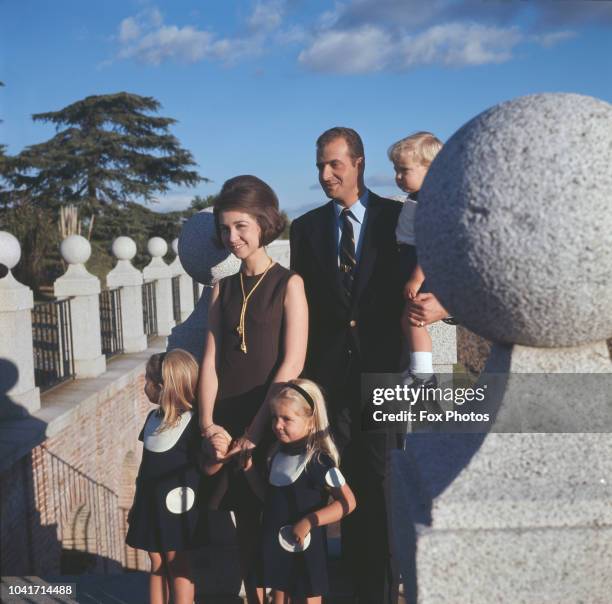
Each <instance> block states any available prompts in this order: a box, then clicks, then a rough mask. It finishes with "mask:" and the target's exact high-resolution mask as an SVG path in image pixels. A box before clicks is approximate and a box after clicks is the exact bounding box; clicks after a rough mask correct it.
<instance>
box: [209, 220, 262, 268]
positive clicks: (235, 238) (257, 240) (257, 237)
mask: <svg viewBox="0 0 612 604" xmlns="http://www.w3.org/2000/svg"><path fill="white" fill-rule="evenodd" d="M219 227H220V229H219V230H220V231H221V241H222V242H223V245H224V246H225V247H226V248H227V249H228V250H229V251H230V252H231V253H232V254H234V256H236V258H239V259H240V260H244V259H245V258H248V257H249V256H250V255H251V254H252V253H253V252H255V251H256V250H258V249H259V248H260V247H261V229H260V228H259V224H258V223H257V220H256V218H255V217H254V216H251V214H247V213H246V212H240V211H238V210H227V211H225V212H221V213H220V215H219Z"/></svg>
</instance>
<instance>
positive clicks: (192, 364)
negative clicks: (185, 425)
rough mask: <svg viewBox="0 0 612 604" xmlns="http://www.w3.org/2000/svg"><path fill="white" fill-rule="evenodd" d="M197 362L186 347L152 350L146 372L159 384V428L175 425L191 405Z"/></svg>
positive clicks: (196, 376) (196, 381)
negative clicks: (158, 351)
mask: <svg viewBox="0 0 612 604" xmlns="http://www.w3.org/2000/svg"><path fill="white" fill-rule="evenodd" d="M198 372H199V368H198V364H197V362H196V360H195V359H194V358H193V355H191V354H190V353H189V352H187V351H186V350H182V349H181V348H175V349H174V350H171V351H170V352H166V353H161V354H154V355H153V356H152V357H151V358H150V359H149V361H148V362H147V367H146V373H147V375H148V377H149V379H151V380H152V381H154V382H155V383H156V384H157V385H158V386H159V387H160V393H159V400H158V404H159V406H160V409H161V412H162V413H163V415H164V419H163V421H162V425H161V427H160V431H161V430H165V429H166V428H171V427H173V426H176V425H177V424H178V422H179V420H180V417H181V415H182V414H183V413H184V412H185V411H189V410H191V409H192V407H193V402H194V401H195V399H196V393H197V388H198Z"/></svg>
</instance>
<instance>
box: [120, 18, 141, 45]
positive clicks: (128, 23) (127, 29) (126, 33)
mask: <svg viewBox="0 0 612 604" xmlns="http://www.w3.org/2000/svg"><path fill="white" fill-rule="evenodd" d="M139 35H140V26H139V25H138V22H137V21H136V18H135V17H128V18H127V19H124V20H123V21H121V23H120V24H119V41H120V42H129V41H130V40H133V39H134V38H137V37H138V36H139Z"/></svg>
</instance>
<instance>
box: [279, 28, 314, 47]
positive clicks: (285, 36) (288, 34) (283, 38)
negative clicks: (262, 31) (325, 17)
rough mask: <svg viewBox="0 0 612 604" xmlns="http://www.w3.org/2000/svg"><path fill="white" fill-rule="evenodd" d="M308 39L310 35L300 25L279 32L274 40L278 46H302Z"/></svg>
mask: <svg viewBox="0 0 612 604" xmlns="http://www.w3.org/2000/svg"><path fill="white" fill-rule="evenodd" d="M307 39H308V33H307V32H306V30H305V29H304V28H303V27H300V26H299V25H293V26H292V27H290V28H289V29H285V30H282V31H279V32H278V33H277V34H276V35H275V36H274V40H275V42H277V43H278V44H282V45H286V44H300V43H302V42H305V41H306V40H307Z"/></svg>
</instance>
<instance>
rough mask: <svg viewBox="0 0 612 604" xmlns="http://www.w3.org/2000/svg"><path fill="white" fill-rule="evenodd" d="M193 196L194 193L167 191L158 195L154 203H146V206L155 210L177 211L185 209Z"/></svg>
mask: <svg viewBox="0 0 612 604" xmlns="http://www.w3.org/2000/svg"><path fill="white" fill-rule="evenodd" d="M195 196H196V193H169V194H167V195H163V196H160V197H158V198H157V201H156V202H155V203H152V204H146V206H147V207H148V208H149V209H151V210H154V211H155V212H178V211H179V210H186V209H187V208H188V207H189V206H190V205H191V201H192V200H193V198H194V197H195ZM143 205H145V204H143Z"/></svg>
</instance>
